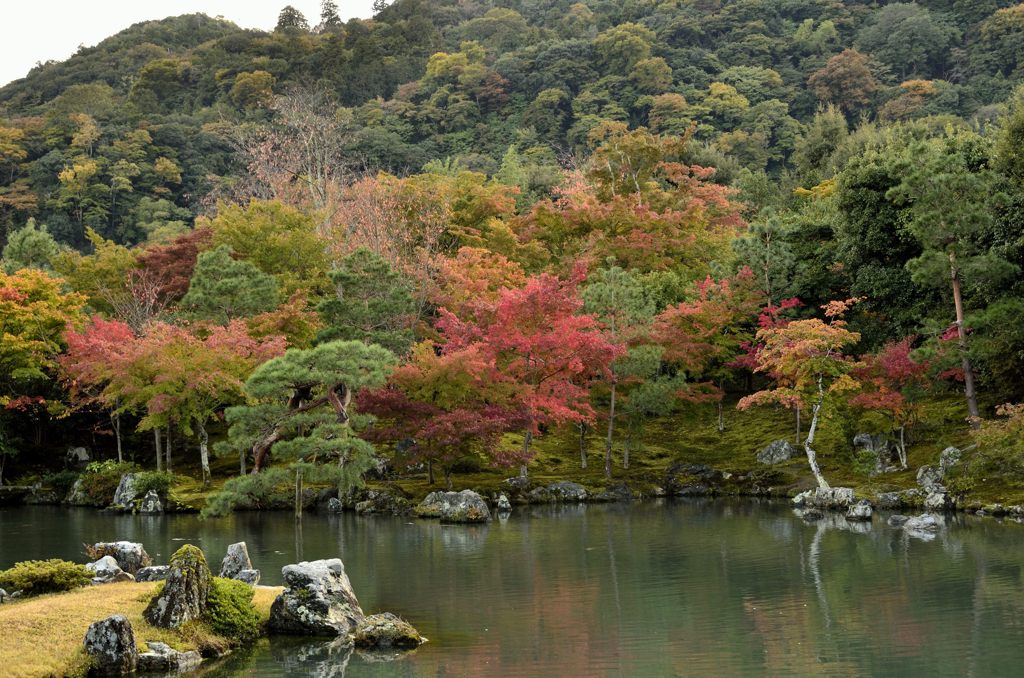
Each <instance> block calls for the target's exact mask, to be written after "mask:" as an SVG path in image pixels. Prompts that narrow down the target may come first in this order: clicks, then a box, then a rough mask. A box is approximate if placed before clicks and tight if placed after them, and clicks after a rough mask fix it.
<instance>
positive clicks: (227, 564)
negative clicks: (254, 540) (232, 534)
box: [220, 541, 252, 579]
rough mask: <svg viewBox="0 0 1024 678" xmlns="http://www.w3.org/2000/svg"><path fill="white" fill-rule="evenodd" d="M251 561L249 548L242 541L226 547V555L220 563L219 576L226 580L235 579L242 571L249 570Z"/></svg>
mask: <svg viewBox="0 0 1024 678" xmlns="http://www.w3.org/2000/svg"><path fill="white" fill-rule="evenodd" d="M251 569H252V561H251V560H249V548H248V547H247V546H246V545H245V542H244V541H240V542H238V543H237V544H231V545H230V546H228V552H227V555H225V556H224V560H222V561H221V563H220V576H222V577H224V578H226V579H235V576H236V575H237V574H238V573H239V572H241V571H242V570H251Z"/></svg>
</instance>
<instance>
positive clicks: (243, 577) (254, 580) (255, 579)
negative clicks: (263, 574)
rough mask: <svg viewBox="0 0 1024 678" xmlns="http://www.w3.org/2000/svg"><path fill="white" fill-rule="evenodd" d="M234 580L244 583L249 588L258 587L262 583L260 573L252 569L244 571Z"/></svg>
mask: <svg viewBox="0 0 1024 678" xmlns="http://www.w3.org/2000/svg"><path fill="white" fill-rule="evenodd" d="M234 578H235V579H237V580H238V581H244V582H245V583H246V584H248V585H249V586H256V585H257V584H259V583H260V571H259V570H253V569H251V568H250V569H247V570H242V571H241V572H239V573H238V574H236V575H235V576H234Z"/></svg>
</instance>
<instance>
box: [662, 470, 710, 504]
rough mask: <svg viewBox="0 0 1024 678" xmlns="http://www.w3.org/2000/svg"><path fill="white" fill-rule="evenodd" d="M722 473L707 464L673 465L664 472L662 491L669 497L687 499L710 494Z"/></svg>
mask: <svg viewBox="0 0 1024 678" xmlns="http://www.w3.org/2000/svg"><path fill="white" fill-rule="evenodd" d="M721 480H722V472H721V471H717V470H715V469H713V468H711V467H710V466H708V465H707V464H687V463H675V464H672V465H671V466H669V467H668V469H667V470H666V471H665V482H664V489H665V493H666V494H667V495H668V496H670V497H688V496H700V495H706V494H712V493H713V492H714V490H713V487H714V485H715V484H716V483H718V482H721Z"/></svg>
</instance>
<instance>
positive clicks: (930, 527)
mask: <svg viewBox="0 0 1024 678" xmlns="http://www.w3.org/2000/svg"><path fill="white" fill-rule="evenodd" d="M941 527H942V523H941V522H940V521H939V519H938V517H937V516H934V515H932V514H931V513H922V514H921V515H919V516H913V517H911V518H907V520H906V522H904V523H903V529H904V531H906V532H911V533H926V534H927V533H931V534H934V533H936V532H938V531H939V528H941Z"/></svg>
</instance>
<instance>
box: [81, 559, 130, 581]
mask: <svg viewBox="0 0 1024 678" xmlns="http://www.w3.org/2000/svg"><path fill="white" fill-rule="evenodd" d="M85 569H87V570H89V571H90V572H92V574H93V577H92V583H93V584H108V583H110V582H112V581H114V578H115V577H117V576H118V575H122V574H125V571H124V570H122V569H121V568H120V567H118V564H117V561H116V560H114V558H113V556H103V557H102V558H100V559H99V560H97V561H95V562H92V563H86V564H85Z"/></svg>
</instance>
